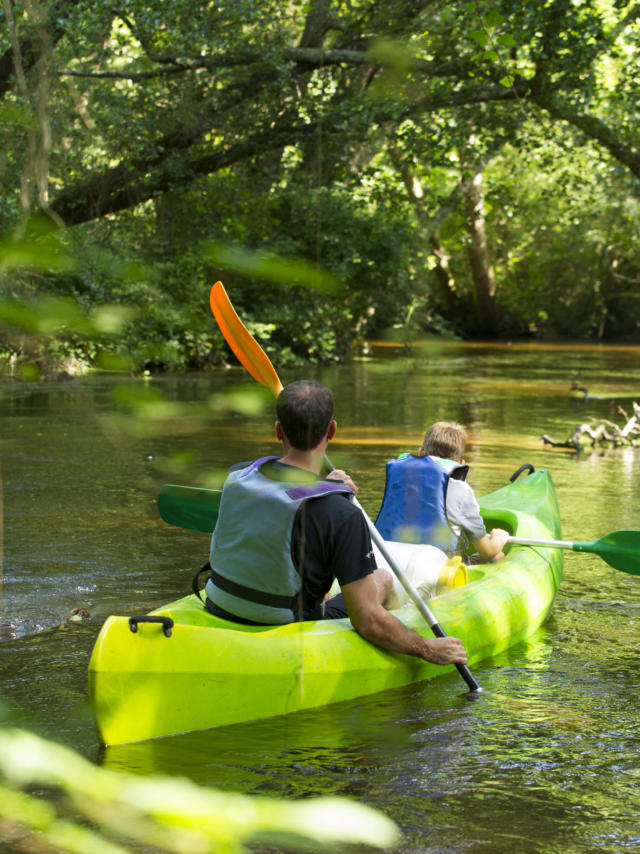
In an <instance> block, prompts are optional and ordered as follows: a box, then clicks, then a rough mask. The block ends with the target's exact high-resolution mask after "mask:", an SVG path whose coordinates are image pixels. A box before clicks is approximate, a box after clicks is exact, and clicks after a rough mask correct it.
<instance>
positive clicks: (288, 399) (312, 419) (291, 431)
mask: <svg viewBox="0 0 640 854" xmlns="http://www.w3.org/2000/svg"><path fill="white" fill-rule="evenodd" d="M276 413H277V416H278V421H279V422H280V424H281V425H282V429H283V430H284V433H285V436H286V437H287V439H288V440H289V442H291V445H292V446H293V447H294V448H295V449H296V450H298V451H309V450H311V448H315V447H316V445H318V444H319V442H320V440H321V439H322V438H323V436H324V434H325V433H326V432H327V430H328V429H329V424H330V423H331V419H332V418H333V395H332V394H331V392H330V391H329V389H328V388H325V387H324V386H323V385H320V383H317V382H314V381H313V380H298V381H297V382H294V383H289V385H286V386H285V387H284V388H283V389H282V391H281V392H280V394H279V395H278V400H277V402H276Z"/></svg>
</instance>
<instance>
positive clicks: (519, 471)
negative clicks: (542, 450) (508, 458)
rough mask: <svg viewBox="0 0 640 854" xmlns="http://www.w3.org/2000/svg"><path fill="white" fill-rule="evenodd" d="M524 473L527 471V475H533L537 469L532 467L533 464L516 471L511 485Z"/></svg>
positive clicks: (511, 478) (510, 480) (512, 476)
mask: <svg viewBox="0 0 640 854" xmlns="http://www.w3.org/2000/svg"><path fill="white" fill-rule="evenodd" d="M523 471H526V472H527V474H533V473H534V471H535V469H534V467H533V466H532V465H531V463H525V464H524V465H522V466H520V468H519V469H518V470H517V471H514V473H513V474H512V475H511V477H510V478H509V483H513V482H514V480H517V479H518V478H519V477H520V475H521V474H522V472H523Z"/></svg>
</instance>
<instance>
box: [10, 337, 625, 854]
mask: <svg viewBox="0 0 640 854" xmlns="http://www.w3.org/2000/svg"><path fill="white" fill-rule="evenodd" d="M639 355H640V352H639V351H638V350H637V349H635V350H634V349H629V348H591V349H589V348H571V347H562V348H557V347H555V348H552V347H532V346H530V345H528V346H526V347H508V346H500V347H496V346H493V345H492V346H483V345H475V344H473V345H471V344H455V343H452V344H443V343H442V342H437V343H436V344H433V343H428V344H425V345H423V346H420V347H416V348H412V350H410V351H407V352H405V351H400V353H398V351H395V352H394V351H390V350H389V349H388V348H387V349H386V350H385V351H384V353H383V352H382V351H380V352H378V351H376V349H375V348H374V350H373V353H372V358H371V359H369V360H368V361H363V362H354V363H353V364H351V365H348V366H345V367H341V368H326V369H317V370H315V371H314V376H315V377H316V378H317V379H320V380H321V381H324V382H325V383H326V384H328V385H330V386H331V387H332V388H334V389H335V396H336V409H337V417H338V423H339V431H338V436H337V437H336V441H335V442H334V444H333V448H332V453H331V456H332V459H333V461H334V463H335V464H336V465H339V466H340V467H342V468H345V469H347V470H349V471H350V472H352V473H353V474H354V475H355V476H356V481H357V482H358V484H359V486H360V493H359V498H360V500H361V501H362V503H363V505H364V506H365V507H366V509H367V510H368V511H369V513H370V514H371V515H375V514H376V512H377V508H378V505H379V502H380V498H381V495H382V490H383V481H384V464H385V462H386V460H387V459H389V458H390V457H391V456H393V455H394V454H396V453H399V452H400V451H404V450H412V449H416V448H417V446H418V445H419V444H420V441H421V439H422V436H423V433H424V430H425V427H426V426H427V425H428V424H429V423H431V422H432V421H435V420H438V419H446V420H456V421H460V422H462V423H464V424H466V425H467V426H468V428H469V434H470V443H469V448H468V452H467V455H466V456H467V462H469V463H470V464H471V474H470V481H471V483H472V485H473V486H474V488H475V490H476V493H478V494H482V493H485V492H489V491H492V490H494V489H497V488H499V487H501V486H503V485H504V484H505V483H506V482H507V480H508V477H509V475H510V474H511V473H512V472H513V471H514V470H515V469H516V468H518V467H519V466H520V465H521V464H522V463H524V462H530V463H532V464H533V465H534V466H535V467H536V468H548V469H550V471H551V474H552V476H553V479H554V482H555V484H556V488H557V492H558V500H559V505H560V510H561V517H562V524H563V536H564V537H566V538H567V539H581V540H595V539H597V538H598V537H600V536H602V535H603V534H605V533H607V532H608V531H612V530H616V529H620V528H640V504H639V503H638V486H637V484H638V483H639V482H640V480H639V474H640V450H638V449H633V448H627V449H620V450H615V451H613V450H612V451H603V452H597V453H593V454H590V455H581V456H576V455H573V454H569V453H566V452H559V451H550V450H549V449H545V448H544V446H543V444H542V442H541V440H540V437H541V436H542V434H543V433H548V434H550V435H554V436H559V437H563V436H565V435H567V434H569V433H570V432H571V431H572V430H573V428H574V427H575V426H576V424H577V423H579V422H581V421H583V420H586V419H587V418H588V417H591V416H593V417H595V418H610V419H611V420H619V416H618V414H617V406H619V405H622V406H623V407H624V406H627V405H629V401H630V400H633V399H637V400H640V360H638V356H639ZM307 373H308V372H306V371H305V372H304V373H303V372H302V371H288V372H285V371H282V372H281V378H282V379H283V381H285V382H286V381H289V380H291V379H296V378H298V377H300V376H303V375H305V374H307ZM575 374H579V376H580V382H581V384H584V385H585V386H587V387H588V388H590V389H593V392H594V398H593V399H590V400H589V401H588V402H585V401H576V400H575V399H572V398H571V397H570V395H569V394H568V391H569V389H570V384H571V377H572V376H573V375H575ZM241 376H242V375H241V373H240V372H239V371H231V372H228V373H227V374H225V375H220V376H214V377H189V378H164V379H161V380H157V381H156V380H153V381H152V383H156V384H157V385H158V387H161V388H162V389H163V391H165V392H166V394H167V395H168V396H169V398H170V399H171V400H181V401H186V402H188V403H189V405H190V406H191V405H193V406H194V407H197V406H198V405H199V404H200V403H202V402H204V401H206V400H208V398H209V397H210V396H211V394H212V393H214V392H217V391H219V390H220V389H223V388H224V387H225V386H226V385H228V384H229V383H232V382H237V381H238V379H240V378H241ZM113 382H114V381H111V380H105V379H95V380H81V381H78V382H70V383H65V384H64V388H61V387H59V386H38V387H32V386H27V385H22V384H17V383H16V384H7V385H6V386H3V387H2V388H1V389H0V391H1V392H2V396H1V397H0V427H1V429H2V432H1V434H0V435H1V436H2V445H1V446H0V451H1V453H2V479H3V480H2V492H3V499H4V502H3V505H4V506H3V521H4V539H3V566H2V569H3V586H2V613H1V614H0V693H1V694H2V697H3V699H4V701H5V703H6V704H7V706H8V707H9V711H10V712H11V714H12V716H13V720H15V721H17V722H20V723H24V724H33V725H34V726H35V727H36V728H37V729H38V731H40V732H44V733H45V734H47V735H49V736H51V737H54V738H57V739H58V740H61V741H62V742H64V743H66V744H69V745H71V746H73V747H75V748H77V749H79V750H80V751H81V752H82V753H84V754H85V755H86V756H89V757H90V758H92V759H95V760H96V761H99V762H101V763H103V764H104V765H106V766H108V767H112V768H119V769H122V770H126V771H132V772H135V773H140V774H148V773H151V772H155V771H161V772H163V773H170V774H180V775H186V776H189V777H191V778H192V779H194V780H196V781H197V782H199V783H207V784H211V785H216V786H220V787H222V788H225V789H234V790H236V789H237V790H240V791H246V792H258V793H261V794H274V795H284V796H287V797H289V796H294V797H297V796H301V797H306V796H309V795H313V794H329V793H340V794H346V795H350V796H352V797H356V798H358V799H360V800H363V801H365V802H366V803H369V804H372V805H374V806H377V807H379V808H380V809H382V810H383V811H384V812H386V813H387V814H388V815H390V816H391V817H392V818H394V819H395V820H396V821H398V823H399V824H400V827H401V831H402V841H401V844H400V846H399V848H398V850H399V851H403V852H418V851H420V852H425V851H429V852H445V851H446V852H454V851H455V852H457V851H460V852H462V851H464V852H465V854H466V852H469V851H491V852H492V854H494V852H498V853H499V854H500V852H505V854H506V852H511V851H514V850H515V851H519V852H538V851H539V852H591V851H600V852H622V851H632V850H637V848H638V847H639V845H640V809H638V807H637V792H638V772H637V759H636V757H637V753H638V749H639V748H640V726H639V716H638V714H637V708H638V705H637V685H636V683H637V673H638V665H639V661H638V658H639V652H638V638H639V636H640V586H639V581H638V579H637V578H634V577H632V576H628V575H624V574H623V573H620V572H616V571H615V570H613V569H611V568H610V567H608V566H607V565H606V564H603V563H602V562H600V561H599V560H598V559H597V558H594V557H592V556H588V555H576V554H567V556H566V561H565V574H564V579H563V583H562V585H561V588H560V592H559V594H558V596H557V600H556V603H555V606H554V610H553V614H552V617H551V619H550V620H548V621H547V623H546V624H545V626H544V627H543V628H542V629H540V630H539V631H538V632H537V633H536V634H535V635H534V637H533V638H531V639H529V641H528V642H527V643H522V644H519V645H518V646H515V647H514V648H512V649H511V650H509V651H507V652H505V653H503V654H502V655H500V656H498V657H496V658H495V659H493V660H491V661H485V662H481V663H480V664H478V665H475V666H474V675H475V676H476V678H477V679H478V681H479V682H480V684H481V685H482V686H483V688H484V694H483V695H482V697H481V699H479V700H478V701H476V702H473V703H469V702H468V701H467V700H466V699H465V698H464V693H465V686H464V685H463V684H462V683H461V681H460V679H459V677H457V675H456V674H447V675H444V676H442V677H440V678H439V679H436V680H435V681H432V682H430V683H425V684H421V685H414V686H408V687H406V688H403V689H399V690H396V691H390V692H385V693H384V694H378V695H374V696H372V697H367V698H364V699H361V700H358V701H351V702H348V703H341V704H336V705H335V706H329V707H326V708H323V709H318V710H315V711H312V712H302V713H298V714H295V715H291V716H288V717H284V718H277V719H272V720H266V721H259V722H255V723H249V724H242V725H236V726H232V727H226V728H224V729H219V730H210V731H207V732H201V733H190V734H186V735H182V736H175V737H172V738H165V739H160V740H156V741H153V742H146V743H140V744H132V745H125V746H121V747H112V748H108V749H107V750H104V751H101V750H100V749H99V746H98V744H97V741H96V737H95V734H94V730H93V724H92V720H91V717H90V714H89V709H88V700H87V674H86V670H87V663H88V659H89V655H90V651H91V648H92V646H93V642H94V640H95V637H96V635H97V633H98V631H99V628H100V626H101V624H102V622H103V621H104V619H105V618H106V617H107V616H108V615H109V614H111V613H121V614H133V613H144V612H145V611H148V610H150V609H151V608H153V607H157V606H159V605H161V604H162V603H164V602H167V601H170V600H172V599H174V598H176V597H177V596H179V595H182V594H183V593H186V592H188V590H189V586H190V582H191V576H192V573H193V572H194V571H195V569H197V568H198V567H199V566H200V565H201V564H202V563H203V560H204V558H205V557H206V554H207V551H208V538H207V536H206V535H204V534H197V533H194V532H189V531H182V530H179V529H171V528H169V527H168V526H165V525H164V524H163V523H162V522H161V521H160V520H159V518H158V516H157V512H156V509H155V503H154V499H155V495H156V493H157V490H158V488H159V487H160V485H161V484H162V483H163V482H167V481H169V482H196V483H197V482H201V481H200V480H199V475H200V473H202V474H203V476H204V474H205V473H208V472H210V471H212V470H215V471H223V470H224V469H225V468H226V466H227V465H229V464H230V463H232V462H235V461H238V460H244V459H250V458H254V457H256V456H258V455H260V454H262V453H265V452H267V453H268V452H272V451H273V452H277V445H276V444H275V442H274V441H273V436H272V428H271V422H272V414H271V413H270V412H269V413H267V414H266V415H255V416H248V415H244V416H242V417H240V416H238V414H237V413H236V414H233V413H230V412H225V413H216V412H215V411H214V412H212V413H210V415H209V417H208V418H206V419H202V418H199V419H198V420H197V423H196V420H195V419H194V423H193V424H191V425H190V426H189V429H188V430H187V429H186V428H185V424H184V423H180V424H178V423H177V422H173V426H172V422H170V421H167V422H164V423H163V424H162V430H161V431H159V432H156V433H148V434H145V433H144V432H143V433H140V434H139V435H125V434H124V433H122V434H120V433H119V432H118V430H119V428H118V427H117V423H116V422H113V421H110V422H109V426H108V427H107V426H105V422H104V421H103V420H102V416H103V415H105V414H106V415H111V414H113V409H114V405H113V402H112V397H111V389H112V385H113ZM248 382H250V381H248ZM596 392H598V393H599V397H600V399H596V397H595V393H596ZM608 395H612V396H611V397H609V396H608ZM187 452H188V454H190V455H191V456H190V459H191V460H192V461H193V463H194V465H195V468H194V469H191V470H189V478H188V480H187V478H185V477H184V476H181V474H180V470H179V469H177V468H176V467H175V459H176V457H175V455H176V453H179V454H187ZM185 471H186V470H185ZM72 608H86V609H87V610H88V611H89V612H90V614H91V617H90V619H89V620H88V621H87V622H83V623H79V624H72V625H69V626H68V627H67V628H66V629H63V630H60V629H59V628H57V627H58V626H59V624H60V622H61V621H62V620H63V618H64V617H65V615H66V614H68V612H69V611H70V610H71V609H72ZM445 628H446V627H445Z"/></svg>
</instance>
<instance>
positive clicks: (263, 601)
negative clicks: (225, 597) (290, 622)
mask: <svg viewBox="0 0 640 854" xmlns="http://www.w3.org/2000/svg"><path fill="white" fill-rule="evenodd" d="M203 569H204V567H203ZM200 572H202V570H200ZM198 574H199V573H198ZM211 580H212V581H213V583H214V584H215V585H216V587H219V588H220V590H224V592H225V593H230V594H231V595H232V596H237V597H238V598H239V599H247V600H248V601H249V602H256V603H257V604H258V605H266V606H267V607H269V608H288V609H289V611H293V612H294V613H295V609H296V606H297V602H298V595H297V594H296V595H295V596H278V594H277V593H267V592H266V591H264V590H255V589H254V588H253V587H245V586H244V584H238V583H237V582H235V581H231V579H230V578H225V577H224V576H223V575H220V574H219V573H218V572H216V571H215V569H212V570H211Z"/></svg>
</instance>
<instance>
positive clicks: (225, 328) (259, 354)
mask: <svg viewBox="0 0 640 854" xmlns="http://www.w3.org/2000/svg"><path fill="white" fill-rule="evenodd" d="M209 304H210V306H211V311H212V313H213V316H214V317H215V319H216V322H217V323H218V326H219V327H220V331H221V332H222V334H223V335H224V337H225V340H226V341H227V343H228V344H229V346H230V347H231V349H232V350H233V352H234V353H235V355H236V356H237V357H238V359H239V361H240V362H241V363H242V364H243V365H244V367H245V368H246V369H247V371H248V372H249V373H250V374H251V376H252V377H253V378H254V379H255V380H257V381H258V382H259V383H261V384H262V385H264V386H266V387H267V388H268V389H269V390H270V391H271V393H272V394H273V396H274V397H278V394H279V393H280V391H281V390H282V383H281V382H280V378H279V377H278V374H277V373H276V370H275V368H274V367H273V365H272V364H271V360H270V359H269V357H268V356H267V354H266V353H265V352H264V350H263V349H262V348H261V347H260V345H259V344H258V342H257V341H256V340H255V339H254V338H253V336H252V335H251V333H250V332H249V331H248V330H247V328H246V327H245V325H244V324H243V323H242V321H241V320H240V318H239V317H238V315H237V313H236V311H235V309H234V308H233V305H232V304H231V300H230V299H229V297H228V295H227V292H226V290H225V288H224V285H223V284H222V282H216V283H215V285H213V287H212V288H211V294H210V297H209ZM324 461H325V465H328V466H329V467H330V468H331V469H333V466H332V465H331V462H330V460H329V458H328V457H327V456H326V454H325V458H324ZM354 500H355V499H354ZM355 504H356V506H357V507H358V508H359V509H360V511H361V512H362V515H363V516H364V518H365V519H366V521H367V526H368V528H369V533H370V534H371V538H372V539H373V541H374V542H375V544H376V545H377V546H378V548H379V549H380V551H381V552H382V555H383V556H384V558H385V560H386V561H387V563H388V564H389V566H390V567H391V569H392V570H393V572H394V574H395V575H396V577H397V578H398V580H399V581H400V583H401V584H402V586H403V587H404V589H405V590H406V591H407V593H408V595H409V596H410V597H411V600H412V602H413V603H414V605H415V606H416V608H418V610H419V611H420V613H421V614H422V616H423V617H424V618H425V620H426V621H427V623H428V624H429V628H430V629H431V631H432V632H433V634H434V635H435V636H436V637H440V638H441V637H446V636H447V635H446V634H445V632H444V630H443V629H442V626H441V625H440V623H438V621H437V620H436V618H435V617H434V615H433V614H432V613H431V611H430V610H429V608H427V606H426V605H425V603H424V602H423V600H422V599H421V598H420V594H419V593H418V591H417V590H416V589H415V587H413V585H412V584H411V583H410V581H409V579H408V578H407V577H406V576H405V574H404V572H403V571H402V570H401V569H400V567H399V566H398V563H397V561H396V560H395V558H394V557H393V555H391V554H390V553H389V551H388V549H387V547H386V545H385V543H384V540H383V539H382V537H381V536H380V533H379V532H378V529H377V528H376V527H375V525H374V524H373V522H372V521H371V519H370V518H369V516H368V515H367V514H366V513H365V511H364V509H363V508H362V506H361V504H360V503H359V502H358V501H357V500H355ZM456 668H457V670H458V672H459V673H460V675H461V676H462V678H463V679H464V681H465V682H466V683H467V685H468V686H469V688H470V689H471V691H475V692H476V693H479V692H480V691H482V688H481V687H480V685H479V684H478V683H477V682H476V680H475V679H474V677H473V674H472V673H471V671H470V670H469V668H468V667H467V666H466V665H465V664H456Z"/></svg>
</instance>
